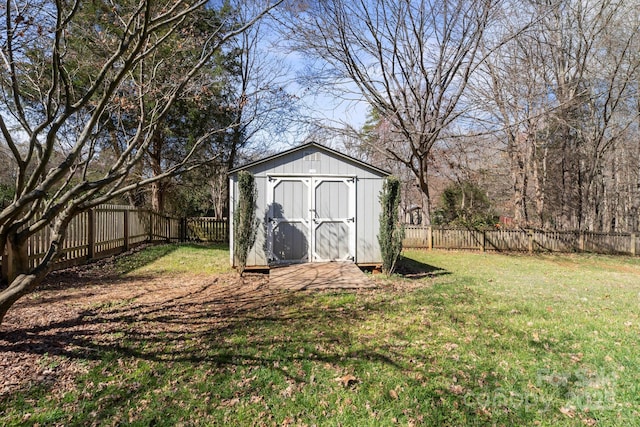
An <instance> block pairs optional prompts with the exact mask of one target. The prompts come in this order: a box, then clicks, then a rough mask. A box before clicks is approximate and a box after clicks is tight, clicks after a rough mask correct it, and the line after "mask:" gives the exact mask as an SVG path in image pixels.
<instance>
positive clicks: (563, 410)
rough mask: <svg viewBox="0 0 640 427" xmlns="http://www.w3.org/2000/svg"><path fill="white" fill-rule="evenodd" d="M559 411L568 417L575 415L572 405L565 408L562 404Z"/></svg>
mask: <svg viewBox="0 0 640 427" xmlns="http://www.w3.org/2000/svg"><path fill="white" fill-rule="evenodd" d="M560 413H561V414H563V415H565V416H567V417H569V418H573V417H575V416H576V410H575V409H574V408H572V407H568V408H565V407H564V406H563V407H561V408H560Z"/></svg>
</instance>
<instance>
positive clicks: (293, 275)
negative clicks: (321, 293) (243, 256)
mask: <svg viewBox="0 0 640 427" xmlns="http://www.w3.org/2000/svg"><path fill="white" fill-rule="evenodd" d="M269 284H270V286H273V287H277V288H281V289H289V290H295V291H302V290H312V289H317V290H321V289H359V288H375V286H376V285H375V283H373V281H371V280H370V279H369V278H368V277H367V275H366V274H364V273H363V272H362V271H361V270H360V269H359V268H358V266H357V265H355V264H354V263H352V262H321V263H320V262H316V263H307V264H294V265H289V266H286V267H277V268H272V269H271V271H269Z"/></svg>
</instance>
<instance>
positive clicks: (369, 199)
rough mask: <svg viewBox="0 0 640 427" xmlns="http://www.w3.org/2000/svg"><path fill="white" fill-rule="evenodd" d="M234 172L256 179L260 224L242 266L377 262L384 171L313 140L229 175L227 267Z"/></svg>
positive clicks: (235, 183) (378, 258) (231, 172)
mask: <svg viewBox="0 0 640 427" xmlns="http://www.w3.org/2000/svg"><path fill="white" fill-rule="evenodd" d="M241 170H246V171H249V172H251V173H252V174H253V175H254V177H255V179H256V184H257V189H258V209H257V210H258V215H259V219H260V229H259V231H258V237H257V239H256V243H255V245H254V247H253V248H252V249H251V251H250V253H249V257H248V260H247V267H254V268H266V267H269V266H274V265H278V264H290V263H301V262H323V261H353V262H355V263H357V264H361V265H378V264H380V263H381V262H382V260H381V257H380V248H379V245H378V238H377V236H378V228H379V223H378V221H379V216H380V200H379V196H380V192H381V190H382V183H383V180H384V178H385V177H387V176H388V175H389V173H388V172H386V171H384V170H382V169H379V168H376V167H375V166H372V165H369V164H367V163H365V162H362V161H360V160H358V159H355V158H353V157H350V156H347V155H345V154H343V153H341V152H339V151H336V150H333V149H330V148H327V147H325V146H322V145H320V144H317V143H314V142H312V143H308V144H304V145H301V146H299V147H296V148H293V149H291V150H287V151H284V152H282V153H279V154H276V155H273V156H270V157H267V158H264V159H262V160H258V161H256V162H253V163H249V164H247V165H244V166H241V167H238V168H235V169H233V170H231V171H229V179H230V182H229V185H230V193H231V200H230V207H231V212H230V215H229V217H230V218H231V219H230V221H231V233H230V236H231V238H230V246H231V254H232V255H231V263H232V264H233V262H234V260H233V208H234V206H235V205H236V203H237V194H238V185H237V174H238V172H239V171H241Z"/></svg>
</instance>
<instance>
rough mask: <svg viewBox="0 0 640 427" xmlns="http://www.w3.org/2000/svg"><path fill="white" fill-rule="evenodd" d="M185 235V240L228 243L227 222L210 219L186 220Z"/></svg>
mask: <svg viewBox="0 0 640 427" xmlns="http://www.w3.org/2000/svg"><path fill="white" fill-rule="evenodd" d="M186 234H187V235H186V238H187V240H197V241H203V242H228V241H229V222H228V221H227V220H226V219H217V218H211V217H196V218H187V219H186Z"/></svg>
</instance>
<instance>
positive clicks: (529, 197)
mask: <svg viewBox="0 0 640 427" xmlns="http://www.w3.org/2000/svg"><path fill="white" fill-rule="evenodd" d="M634 10H635V9H634V6H633V5H632V4H631V3H625V2H613V1H583V0H577V1H573V0H562V1H557V2H550V3H544V4H542V3H540V2H527V3H524V4H523V5H522V7H521V9H520V15H517V14H516V15H513V14H512V15H509V16H505V21H504V22H503V23H502V25H503V26H507V25H509V24H512V23H513V22H514V21H516V22H517V21H522V20H526V19H528V16H537V17H538V19H537V20H536V21H535V22H534V24H533V25H532V26H531V27H529V31H526V32H523V33H521V34H520V35H519V36H518V37H517V38H516V39H513V40H511V41H510V42H509V43H507V44H505V45H503V46H501V48H500V49H499V50H498V51H497V52H496V53H495V54H494V55H493V56H492V57H491V58H488V59H487V60H486V61H485V62H484V63H483V64H482V67H481V70H482V71H483V73H482V76H483V77H484V78H482V79H477V80H476V81H474V84H473V88H474V92H475V94H476V98H475V99H476V102H477V103H478V104H480V105H483V106H484V107H485V111H486V113H485V114H487V115H488V116H490V117H492V119H490V120H489V122H490V125H492V126H497V127H498V129H497V130H498V132H497V134H498V135H500V136H501V137H502V139H503V140H504V146H505V150H506V152H507V154H508V157H509V159H510V169H511V175H512V181H513V187H512V191H513V205H514V218H515V220H516V222H518V223H520V224H522V225H526V224H528V223H533V224H535V225H539V226H543V225H552V226H555V227H562V228H584V229H591V230H608V229H609V228H610V227H614V228H615V227H616V226H615V225H614V224H618V223H620V222H621V221H620V220H619V219H620V218H625V217H628V216H629V214H628V212H626V211H627V209H625V208H623V207H621V206H620V205H621V204H620V203H617V202H616V200H619V197H618V196H617V195H618V194H619V193H620V191H621V189H622V188H625V187H628V186H627V185H625V184H623V183H622V180H623V179H626V178H623V177H622V174H621V170H619V166H617V165H621V164H623V159H624V158H625V157H627V156H626V155H624V154H623V152H624V151H625V150H627V149H628V147H627V144H625V143H624V140H625V138H626V137H627V135H628V134H629V132H628V130H629V128H630V127H632V126H634V124H635V123H636V122H637V119H636V117H637V112H635V111H633V107H632V105H633V101H634V100H635V99H637V86H636V84H635V82H636V78H637V75H638V67H639V66H640V62H638V58H637V54H636V53H635V52H637V43H638V42H637V40H638V35H639V34H638V32H639V27H638V21H637V19H633V18H632V17H633V16H637V12H634ZM634 13H635V15H634ZM633 152H634V151H633V150H632V151H631V152H629V153H628V154H632V153H633ZM531 184H532V185H531ZM627 193H629V194H630V193H631V192H627ZM629 197H630V196H629ZM534 203H535V204H534ZM628 203H632V202H631V199H629V202H628ZM529 204H532V205H533V206H534V207H535V213H536V215H535V217H533V216H532V215H530V212H529V209H528V205H529ZM616 211H617V213H614V212H616ZM616 216H617V217H618V218H619V219H618V220H616Z"/></svg>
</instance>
